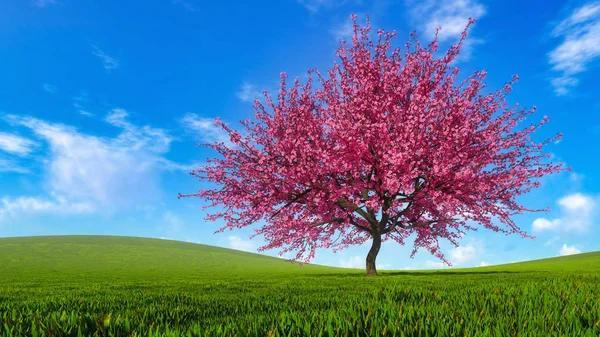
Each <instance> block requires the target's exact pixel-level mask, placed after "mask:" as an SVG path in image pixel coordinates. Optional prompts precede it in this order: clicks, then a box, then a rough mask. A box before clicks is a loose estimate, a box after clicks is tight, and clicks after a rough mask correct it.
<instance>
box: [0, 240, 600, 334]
mask: <svg viewBox="0 0 600 337" xmlns="http://www.w3.org/2000/svg"><path fill="white" fill-rule="evenodd" d="M407 258H408V257H407ZM363 275H364V270H349V269H341V268H332V267H324V266H315V265H305V266H304V267H303V268H298V266H297V265H292V264H290V263H287V262H284V260H282V259H278V258H272V257H267V256H262V255H259V254H251V253H245V252H239V251H234V250H229V249H224V248H218V247H211V246H205V245H198V244H192V243H184V242H176V241H167V240H156V239H142V238H132V237H108V236H55V237H27V238H3V239H0V331H1V332H0V336H34V335H36V333H37V335H38V336H41V335H46V336H78V335H79V334H80V335H82V336H87V335H93V334H94V333H96V334H97V335H98V336H103V335H105V336H132V335H136V336H146V335H156V336H167V335H168V336H180V335H189V336H234V335H237V336H267V335H271V336H319V335H322V336H516V335H518V336H598V335H600V252H595V253H586V254H579V255H573V256H566V257H557V258H552V259H544V260H537V261H530V262H523V263H514V264H509V265H502V266H490V267H479V268H471V269H451V270H441V271H383V272H380V275H381V276H380V277H376V278H367V277H364V276H363ZM109 315H110V316H109Z"/></svg>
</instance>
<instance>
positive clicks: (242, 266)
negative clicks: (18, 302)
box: [0, 235, 356, 281]
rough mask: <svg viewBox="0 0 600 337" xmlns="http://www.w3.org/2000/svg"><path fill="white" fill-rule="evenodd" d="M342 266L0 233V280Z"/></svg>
mask: <svg viewBox="0 0 600 337" xmlns="http://www.w3.org/2000/svg"><path fill="white" fill-rule="evenodd" d="M344 272H349V270H346V269H342V268H333V267H325V266H319V265H309V264H305V265H304V266H303V267H302V268H300V267H299V266H298V265H297V264H292V263H290V262H285V260H283V259H279V258H275V257H270V256H265V255H261V254H254V253H247V252H242V251H237V250H233V249H227V248H221V247H214V246H208V245H202V244H195V243H188V242H180V241H171V240H161V239H151V238H139V237H125V236H95V235H94V236H84V235H66V236H34V237H16V238H0V281H2V280H5V281H8V280H10V279H12V280H23V279H38V278H43V277H51V278H53V279H56V278H58V279H61V278H64V279H78V278H97V277H102V278H105V277H109V278H117V279H140V280H142V279H143V280H147V279H157V280H158V279H167V278H168V279H189V278H196V277H201V278H206V277H210V276H211V275H212V276H215V277H218V276H230V277H231V276H236V275H238V276H239V277H243V276H244V275H248V274H279V275H280V274H288V273H289V274H294V275H296V274H298V275H302V274H308V273H310V274H314V273H317V274H319V273H344ZM355 272H356V271H355Z"/></svg>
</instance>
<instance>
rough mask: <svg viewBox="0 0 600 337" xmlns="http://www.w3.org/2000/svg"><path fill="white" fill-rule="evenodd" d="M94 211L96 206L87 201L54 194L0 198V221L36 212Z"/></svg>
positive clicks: (74, 212)
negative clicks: (45, 196) (73, 199)
mask: <svg viewBox="0 0 600 337" xmlns="http://www.w3.org/2000/svg"><path fill="white" fill-rule="evenodd" d="M93 211H94V206H93V205H92V204H90V203H87V202H72V201H69V200H67V199H66V198H64V197H59V196H56V195H53V196H52V197H51V198H43V197H17V198H9V197H4V198H2V199H0V221H2V220H4V219H6V218H7V217H11V216H16V215H22V214H26V215H31V214H34V213H54V214H85V213H91V212H93Z"/></svg>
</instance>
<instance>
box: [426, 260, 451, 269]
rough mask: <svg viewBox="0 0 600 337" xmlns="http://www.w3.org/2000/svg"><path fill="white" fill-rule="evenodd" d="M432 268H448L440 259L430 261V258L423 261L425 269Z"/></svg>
mask: <svg viewBox="0 0 600 337" xmlns="http://www.w3.org/2000/svg"><path fill="white" fill-rule="evenodd" d="M432 268H433V269H441V268H448V265H446V264H445V263H444V262H442V261H431V260H427V261H425V269H432Z"/></svg>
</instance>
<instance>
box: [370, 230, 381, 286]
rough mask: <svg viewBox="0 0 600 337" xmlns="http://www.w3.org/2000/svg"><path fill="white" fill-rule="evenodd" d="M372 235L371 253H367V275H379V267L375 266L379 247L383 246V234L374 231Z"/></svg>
mask: <svg viewBox="0 0 600 337" xmlns="http://www.w3.org/2000/svg"><path fill="white" fill-rule="evenodd" d="M371 236H372V237H373V244H372V245H371V249H370V250H369V254H367V276H377V268H375V259H377V254H378V253H379V248H381V234H380V233H372V234H371Z"/></svg>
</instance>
